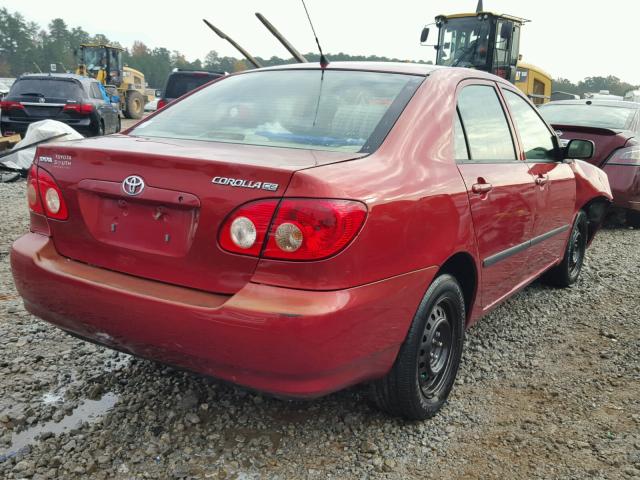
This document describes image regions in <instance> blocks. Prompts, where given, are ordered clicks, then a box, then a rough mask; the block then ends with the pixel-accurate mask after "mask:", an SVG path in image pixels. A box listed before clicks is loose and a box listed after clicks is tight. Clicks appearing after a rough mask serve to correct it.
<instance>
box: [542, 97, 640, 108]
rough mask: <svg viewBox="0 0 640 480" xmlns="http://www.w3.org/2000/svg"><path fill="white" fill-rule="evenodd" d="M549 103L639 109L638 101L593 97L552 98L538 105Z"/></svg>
mask: <svg viewBox="0 0 640 480" xmlns="http://www.w3.org/2000/svg"><path fill="white" fill-rule="evenodd" d="M549 105H596V106H602V107H622V108H629V109H631V110H634V109H640V103H638V102H630V101H629V100H600V99H594V98H581V99H576V100H554V101H553V102H549V103H545V104H544V105H540V106H541V107H547V106H549Z"/></svg>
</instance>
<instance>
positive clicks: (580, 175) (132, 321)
mask: <svg viewBox="0 0 640 480" xmlns="http://www.w3.org/2000/svg"><path fill="white" fill-rule="evenodd" d="M592 150H593V144H592V143H591V142H588V141H582V140H574V141H573V142H570V143H569V145H568V146H567V147H566V148H560V147H559V145H558V142H557V138H556V136H555V135H554V133H553V131H552V130H551V129H550V127H549V126H548V125H547V124H546V123H545V122H544V121H543V120H542V119H541V118H540V116H539V115H538V112H537V110H536V109H535V108H534V107H533V106H532V104H531V103H530V102H529V101H528V100H527V99H526V98H525V97H524V96H522V94H521V93H520V92H519V91H518V90H517V89H516V88H515V87H514V86H513V85H511V84H509V83H507V82H506V81H503V80H501V79H500V78H498V77H494V76H492V75H489V74H485V73H482V72H478V71H473V70H468V69H457V68H434V67H431V66H426V65H411V64H393V63H388V64H387V63H335V64H332V65H330V66H329V67H328V68H326V69H321V68H320V67H319V66H318V67H316V66H314V65H310V64H304V65H296V66H282V67H278V68H272V69H263V70H253V71H250V72H243V73H239V74H235V75H230V76H228V77H225V78H223V79H221V80H218V81H217V82H215V83H212V84H209V85H208V86H205V87H203V88H201V89H199V90H196V91H195V92H193V93H191V94H190V95H188V96H186V97H183V98H182V99H180V100H178V101H176V102H175V103H173V104H171V105H170V106H168V107H167V108H165V109H163V110H162V111H159V112H157V113H156V114H155V115H152V116H150V117H148V118H147V119H146V120H143V121H142V122H141V123H139V124H137V125H136V126H135V127H133V128H131V129H129V130H128V131H126V132H125V133H124V134H120V135H112V136H108V137H104V138H98V139H85V140H81V141H77V142H67V143H59V144H50V145H46V146H42V147H40V148H39V149H38V152H37V155H36V163H35V165H34V167H33V168H32V170H31V174H30V177H29V180H28V187H27V188H28V191H27V193H28V201H29V207H30V209H31V233H29V234H27V235H25V236H24V237H22V238H20V239H19V240H18V241H17V242H16V243H15V244H14V246H13V250H12V253H11V262H12V268H13V274H14V278H15V282H16V285H17V287H18V290H19V292H20V294H21V295H22V297H23V298H24V303H25V306H26V308H27V309H28V310H29V311H30V312H32V313H33V314H35V315H37V316H39V317H41V318H43V319H45V320H47V321H48V322H51V323H52V324H54V325H56V326H58V327H60V328H62V329H63V330H66V331H68V332H69V333H72V334H73V335H76V336H79V337H84V338H86V339H89V340H91V341H94V342H99V343H102V344H104V345H107V346H109V347H112V348H115V349H119V350H123V351H126V352H130V353H133V354H136V355H140V356H142V357H148V358H154V359H158V360H161V361H164V362H167V363H171V364H175V365H179V366H181V367H184V368H188V369H192V370H195V371H198V372H202V373H204V374H207V375H211V376H215V377H218V378H221V379H224V380H228V381H231V382H234V383H237V384H240V385H244V386H247V387H251V388H255V389H258V390H262V391H266V392H270V393H272V394H275V395H279V396H284V397H298V398H309V397H316V396H319V395H325V394H327V393H330V392H333V391H336V390H339V389H342V388H344V387H347V386H349V385H353V384H356V383H360V382H371V384H372V387H371V388H372V392H373V397H374V399H375V400H376V402H377V403H378V405H379V406H380V407H381V408H382V409H383V410H385V411H387V412H389V413H392V414H396V415H401V416H404V417H407V418H416V419H420V418H426V417H429V416H431V415H433V414H434V413H435V412H436V411H437V410H438V409H439V408H440V407H441V406H442V404H443V403H444V402H445V401H446V398H447V396H448V394H449V391H450V390H451V387H452V385H453V383H454V380H455V376H456V373H457V370H458V366H459V363H460V357H461V353H462V346H463V339H464V332H465V328H466V327H468V326H470V325H471V324H473V323H474V322H475V321H477V320H478V319H479V318H480V317H481V316H483V315H484V314H486V313H487V312H488V311H490V310H491V309H492V308H494V307H495V306H496V305H498V304H500V303H501V302H503V301H504V300H505V299H506V298H508V297H509V296H511V295H513V294H514V293H515V292H517V291H518V290H520V289H522V288H524V287H525V286H526V285H527V284H529V283H531V282H532V281H534V280H535V279H536V278H538V277H540V276H541V275H543V274H544V276H545V278H546V279H547V280H548V281H549V282H550V283H553V284H555V285H558V286H568V285H571V284H572V283H574V282H575V281H576V280H577V278H578V275H579V273H580V269H581V266H582V263H583V260H584V255H585V249H586V247H587V245H588V244H589V242H590V241H591V239H592V238H593V236H594V234H595V233H596V231H597V229H598V227H599V225H600V222H601V220H602V218H603V215H604V212H605V210H606V207H607V205H608V203H609V201H610V199H611V193H610V190H609V184H608V182H607V177H606V175H605V174H604V173H603V172H602V171H601V170H600V169H598V168H596V167H594V166H593V165H590V164H588V163H585V162H582V161H580V160H575V158H588V157H590V156H591V154H592Z"/></svg>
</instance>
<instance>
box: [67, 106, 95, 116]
mask: <svg viewBox="0 0 640 480" xmlns="http://www.w3.org/2000/svg"><path fill="white" fill-rule="evenodd" d="M63 110H64V111H65V112H72V113H79V114H80V115H89V114H90V113H91V112H93V105H92V104H91V103H67V104H66V105H65V106H64V108H63Z"/></svg>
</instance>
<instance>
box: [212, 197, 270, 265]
mask: <svg viewBox="0 0 640 480" xmlns="http://www.w3.org/2000/svg"><path fill="white" fill-rule="evenodd" d="M277 206H278V200H276V199H269V200H258V201H257V202H251V203H247V204H245V205H242V206H241V207H240V208H238V209H236V210H235V211H234V212H232V213H231V215H229V217H227V219H226V220H225V222H224V223H223V224H222V228H221V229H220V234H219V236H218V241H219V242H220V246H221V247H222V248H223V249H225V250H227V251H229V252H233V253H240V254H243V255H251V256H254V257H257V256H259V255H260V250H261V249H262V245H263V243H264V239H265V237H266V235H267V230H268V228H269V223H270V222H271V219H272V218H273V212H275V210H276V207H277Z"/></svg>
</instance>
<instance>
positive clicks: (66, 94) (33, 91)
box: [10, 78, 82, 101]
mask: <svg viewBox="0 0 640 480" xmlns="http://www.w3.org/2000/svg"><path fill="white" fill-rule="evenodd" d="M10 95H11V96H12V97H14V96H15V97H34V98H38V97H42V96H44V97H46V98H55V99H61V100H76V101H79V100H82V88H81V87H80V84H79V83H77V82H76V81H74V80H67V79H53V78H51V79H49V78H23V79H20V80H17V81H16V82H15V83H14V84H13V86H12V87H11V93H10Z"/></svg>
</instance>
